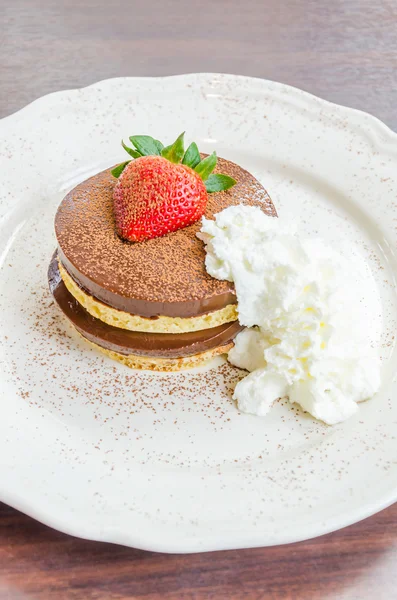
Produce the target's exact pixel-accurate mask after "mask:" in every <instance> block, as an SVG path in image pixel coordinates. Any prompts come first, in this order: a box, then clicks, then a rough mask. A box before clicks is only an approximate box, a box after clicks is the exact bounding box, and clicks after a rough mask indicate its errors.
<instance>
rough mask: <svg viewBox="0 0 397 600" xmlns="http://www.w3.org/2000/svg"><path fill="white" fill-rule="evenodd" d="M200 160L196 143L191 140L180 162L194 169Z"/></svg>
mask: <svg viewBox="0 0 397 600" xmlns="http://www.w3.org/2000/svg"><path fill="white" fill-rule="evenodd" d="M200 160H201V156H200V152H199V149H198V148H197V144H196V143H195V142H192V143H191V144H190V146H189V148H188V149H187V150H186V152H185V156H184V157H183V159H182V164H183V165H186V166H187V167H190V168H191V169H194V168H195V167H197V165H198V164H199V162H200Z"/></svg>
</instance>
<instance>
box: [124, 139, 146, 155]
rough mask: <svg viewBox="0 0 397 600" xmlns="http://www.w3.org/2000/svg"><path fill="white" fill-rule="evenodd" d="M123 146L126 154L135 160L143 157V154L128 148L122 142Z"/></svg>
mask: <svg viewBox="0 0 397 600" xmlns="http://www.w3.org/2000/svg"><path fill="white" fill-rule="evenodd" d="M121 145H122V146H123V148H124V150H125V151H126V152H128V154H129V155H130V156H132V157H133V158H139V157H140V156H142V154H141V153H140V152H138V150H134V149H133V148H128V146H126V145H125V144H124V142H123V141H121Z"/></svg>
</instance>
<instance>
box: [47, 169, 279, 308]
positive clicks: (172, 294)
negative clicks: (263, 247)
mask: <svg viewBox="0 0 397 600" xmlns="http://www.w3.org/2000/svg"><path fill="white" fill-rule="evenodd" d="M217 171H218V172H222V173H225V174H227V175H230V176H231V177H234V179H236V180H237V184H236V185H235V186H234V187H232V188H231V189H230V190H227V191H225V192H218V193H215V194H209V200H208V204H207V210H206V213H205V216H206V217H207V218H212V217H213V216H214V214H216V213H217V212H219V211H221V210H223V209H224V208H226V207H228V206H231V205H235V204H249V205H254V206H260V207H262V208H263V210H264V211H265V212H266V213H267V214H268V215H271V216H276V211H275V208H274V206H273V204H272V201H271V199H270V197H269V195H268V194H267V192H266V190H265V189H264V188H263V187H262V185H261V184H260V183H259V182H258V181H257V180H256V179H255V178H254V177H253V176H252V175H251V174H250V173H248V172H247V171H245V170H244V169H242V168H241V167H239V166H238V165H236V164H234V163H232V162H230V161H227V160H225V159H222V158H219V159H218V165H217V168H216V170H215V172H217ZM115 183H116V179H115V178H114V177H113V176H112V175H111V172H110V169H109V170H106V171H103V172H102V173H99V174H98V175H95V176H94V177H91V178H90V179H87V180H86V181H84V182H83V183H81V184H80V185H78V186H77V187H75V188H74V189H73V190H72V191H71V192H70V193H69V194H68V195H67V196H66V197H65V198H64V199H63V201H62V203H61V204H60V206H59V208H58V212H57V214H56V217H55V232H56V236H57V240H58V247H59V256H60V259H61V261H62V263H63V265H64V266H65V268H66V269H67V270H68V271H69V273H70V275H71V276H72V277H73V278H74V279H75V280H76V282H77V283H78V284H79V285H81V286H82V287H83V288H85V289H86V290H87V291H88V292H89V293H91V294H92V295H93V296H95V297H96V298H98V299H99V300H101V301H102V302H105V303H106V304H108V305H110V306H112V307H114V308H118V309H119V310H124V311H126V312H129V313H132V314H136V315H141V316H143V317H156V316H158V315H166V316H170V317H192V316H196V315H200V314H205V313H207V312H210V311H213V310H219V309H221V308H223V307H224V306H226V305H227V304H232V303H235V302H236V298H235V293H234V287H233V284H232V283H230V282H228V281H218V280H217V279H213V278H212V277H211V276H210V275H208V273H207V272H206V270H205V264H204V260H205V250H204V244H203V242H201V241H200V240H198V239H197V237H196V233H197V232H198V231H199V229H200V227H201V221H198V222H197V223H194V224H193V225H190V226H189V227H186V228H185V229H180V230H178V231H175V232H174V233H170V234H168V235H166V236H164V237H161V238H155V239H152V240H147V241H145V242H139V243H131V242H126V241H123V240H122V239H121V238H119V237H118V235H117V233H116V230H115V224H114V217H113V203H112V193H113V188H114V185H115Z"/></svg>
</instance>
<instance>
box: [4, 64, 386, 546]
mask: <svg viewBox="0 0 397 600" xmlns="http://www.w3.org/2000/svg"><path fill="white" fill-rule="evenodd" d="M187 79H192V80H196V81H200V82H201V83H202V84H205V83H207V84H212V85H214V86H216V84H218V85H219V84H222V80H223V81H225V82H227V81H229V82H230V81H231V80H238V81H239V82H245V83H247V84H251V85H254V86H256V88H257V89H258V90H259V91H265V90H266V91H268V90H270V91H273V90H275V91H277V92H281V93H285V94H288V96H289V98H290V102H291V103H293V100H294V99H299V100H304V101H305V102H306V103H307V104H308V105H310V107H311V108H312V109H313V112H314V108H315V106H316V105H317V107H318V108H319V109H321V108H327V107H328V108H329V109H330V110H332V111H334V112H335V111H336V112H338V113H340V114H344V115H345V116H346V115H348V116H353V115H355V116H356V118H357V119H359V120H361V121H363V122H364V121H365V124H366V128H364V127H363V128H362V129H360V131H359V133H360V135H362V136H365V137H368V135H369V131H372V132H373V133H374V134H375V136H374V137H373V136H372V135H371V141H373V142H375V143H376V145H377V147H378V148H380V149H382V150H385V151H386V152H387V153H388V154H389V155H390V150H391V148H387V146H389V144H390V143H391V144H392V145H393V150H397V148H394V146H395V145H396V142H397V133H396V132H394V131H393V130H392V129H391V128H390V127H389V126H387V125H386V124H385V123H383V122H382V121H381V120H380V119H378V118H377V117H375V116H373V115H371V114H370V113H367V112H364V111H361V110H358V109H355V108H350V107H346V106H343V105H340V104H336V103H333V102H330V101H328V100H325V99H323V98H320V97H318V96H315V95H313V94H311V93H310V92H307V91H304V90H300V89H299V88H296V87H293V86H290V85H287V84H283V83H278V82H275V81H271V80H267V79H261V78H259V77H248V76H243V75H233V74H224V73H187V74H179V75H170V76H161V77H115V78H108V79H103V80H101V81H98V82H95V83H92V84H90V85H88V86H84V87H81V88H70V89H67V90H61V91H56V92H51V93H49V94H46V95H44V96H42V97H39V98H37V99H35V100H33V101H32V102H31V103H29V104H28V105H26V106H24V107H22V108H21V109H19V110H18V111H16V112H14V113H12V114H11V115H8V116H6V117H4V118H2V119H1V120H0V134H1V132H2V129H4V130H5V131H6V130H7V128H8V127H9V126H10V127H12V125H13V122H14V121H15V120H16V119H18V118H20V116H21V114H22V113H24V118H26V117H25V115H27V113H29V111H33V112H34V111H35V110H36V109H42V108H43V107H44V106H45V104H46V103H48V102H52V101H55V102H57V101H58V100H61V99H62V98H63V97H67V96H70V95H74V94H76V93H77V94H83V93H90V92H91V91H95V90H97V91H99V89H100V87H101V86H110V85H112V84H115V83H122V82H124V81H139V82H140V83H143V84H145V83H148V82H150V84H153V83H156V82H167V83H168V82H169V83H171V84H173V83H174V82H175V83H179V82H180V83H182V84H183V85H184V84H185V83H186V80H187ZM33 112H32V114H33ZM355 129H356V128H355ZM13 496H15V498H14V497H13ZM0 497H1V499H2V501H4V502H6V503H7V504H9V505H10V506H13V507H14V508H16V509H18V510H21V511H22V512H24V513H25V514H28V515H29V516H31V517H33V518H35V519H37V520H39V521H40V522H42V523H44V524H46V525H49V526H50V527H54V528H56V529H58V530H60V531H63V532H65V533H68V534H70V535H74V536H78V537H81V538H84V539H90V540H97V541H107V542H110V543H118V544H122V545H133V546H134V547H136V548H141V549H144V550H151V551H159V552H171V553H174V552H183V553H194V552H201V551H210V550H226V549H232V548H236V547H238V548H250V547H260V546H262V547H265V546H271V545H274V543H273V542H271V541H270V543H266V542H265V541H263V540H262V541H261V542H260V543H258V542H257V541H253V542H252V543H249V542H248V543H247V544H238V545H237V546H236V545H233V544H231V545H228V544H225V545H222V544H219V547H217V548H214V547H213V545H211V544H210V545H209V547H206V546H205V544H203V543H202V542H199V543H196V542H194V541H193V542H192V543H191V549H188V545H189V544H184V547H183V549H181V548H180V547H176V548H173V549H171V550H170V549H168V550H167V548H165V547H164V545H163V543H162V542H161V543H159V544H158V548H155V547H154V546H153V544H150V545H149V546H145V544H144V543H142V544H140V543H136V542H131V543H127V542H124V541H120V536H118V535H117V534H115V535H112V534H109V533H108V534H106V533H105V535H99V534H98V533H95V532H93V531H92V532H90V531H88V530H87V531H86V532H83V534H82V533H81V523H79V522H77V523H75V522H68V521H67V519H66V520H63V518H62V515H60V516H59V518H58V519H57V518H48V519H47V518H46V515H45V514H44V513H42V512H41V510H40V508H39V507H37V508H35V507H34V506H31V507H30V506H27V504H28V503H27V502H26V501H25V498H24V496H19V497H18V494H13V493H7V492H6V493H2V492H0ZM396 500H397V485H396V488H395V490H394V491H393V492H390V493H388V494H385V497H383V498H382V501H381V502H379V503H377V504H376V505H373V506H365V505H364V506H363V507H362V510H361V512H360V513H358V512H357V510H355V511H351V512H353V513H354V514H351V513H349V512H348V513H347V514H346V513H344V515H345V517H344V518H343V519H342V524H341V522H339V523H337V522H335V523H332V524H331V525H330V526H329V527H323V528H322V529H321V528H320V527H318V528H317V529H318V531H317V532H312V533H310V534H309V535H308V536H307V537H299V538H298V539H295V538H294V537H293V536H292V538H288V536H285V539H284V541H281V542H277V544H289V543H295V542H298V541H303V540H307V539H312V538H313V537H317V536H319V535H324V534H327V533H330V532H332V531H336V530H338V529H341V528H344V527H347V526H350V525H352V524H354V523H356V522H359V521H361V520H363V519H365V518H368V517H370V516H372V515H374V514H375V513H377V512H379V511H380V510H383V509H385V508H387V507H388V506H390V505H391V504H393V503H394V502H395V501H396ZM337 520H338V519H335V521H337ZM320 529H321V531H320ZM78 530H80V532H79V531H78ZM117 538H118V539H117ZM167 545H168V546H169V547H170V546H172V544H167Z"/></svg>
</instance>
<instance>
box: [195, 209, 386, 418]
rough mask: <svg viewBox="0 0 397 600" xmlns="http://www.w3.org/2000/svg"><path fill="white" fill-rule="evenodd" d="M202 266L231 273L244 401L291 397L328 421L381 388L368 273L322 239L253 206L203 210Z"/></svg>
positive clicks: (265, 405)
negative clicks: (211, 213) (208, 215)
mask: <svg viewBox="0 0 397 600" xmlns="http://www.w3.org/2000/svg"><path fill="white" fill-rule="evenodd" d="M197 235H198V237H199V238H200V239H202V240H203V241H204V242H205V244H206V252H207V255H206V263H205V264H206V269H207V271H208V273H209V274H210V275H212V277H215V278H216V279H224V280H228V281H233V282H234V284H235V288H236V294H237V301H238V314H239V321H240V323H241V324H242V325H245V326H246V327H248V328H249V329H245V330H244V331H243V332H242V333H240V334H239V335H238V336H237V338H236V340H235V346H234V348H233V349H232V350H231V351H230V353H229V361H230V362H231V363H232V364H234V365H236V366H237V367H240V368H243V369H246V370H248V371H250V372H251V373H250V374H249V375H248V376H247V377H246V378H244V379H242V380H241V381H240V382H239V383H238V384H237V386H236V388H235V392H234V399H235V400H237V403H238V407H239V409H240V410H242V411H244V412H248V413H253V414H257V415H265V414H266V413H267V412H268V410H269V409H270V407H271V406H272V404H273V402H274V401H275V400H276V399H278V398H280V397H288V398H289V400H290V401H291V402H296V403H298V404H300V405H301V406H302V408H303V409H304V410H306V411H308V412H310V413H311V414H312V415H313V416H314V417H316V418H317V419H320V420H322V421H324V422H325V423H328V424H334V423H338V422H340V421H343V420H344V419H346V418H348V417H350V416H351V415H352V414H353V413H354V412H356V410H357V402H360V401H362V400H366V399H368V398H370V397H371V396H373V395H374V394H375V393H376V392H377V390H378V389H379V387H380V362H379V358H378V357H377V356H376V355H375V353H374V352H373V351H372V349H371V348H370V345H369V340H368V336H367V334H366V331H365V330H366V322H367V321H368V315H367V314H366V313H365V311H364V310H363V303H362V296H363V290H365V289H366V278H367V277H368V273H367V272H366V269H365V265H364V264H363V261H362V259H359V257H358V256H353V255H352V256H351V257H349V258H346V257H344V256H342V255H341V254H339V253H338V252H336V251H335V250H334V249H333V248H331V247H329V246H327V244H325V243H324V241H322V240H321V239H307V238H303V237H301V236H298V235H297V234H296V232H295V230H294V229H293V228H291V227H287V226H283V225H282V223H281V221H280V219H277V218H274V217H268V216H267V215H265V213H264V212H263V211H262V210H261V209H260V208H258V207H252V206H243V205H239V206H231V207H229V208H227V209H225V210H223V211H222V212H220V213H218V214H217V215H216V216H215V220H208V219H205V218H203V223H202V228H201V232H200V233H198V234H197Z"/></svg>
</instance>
